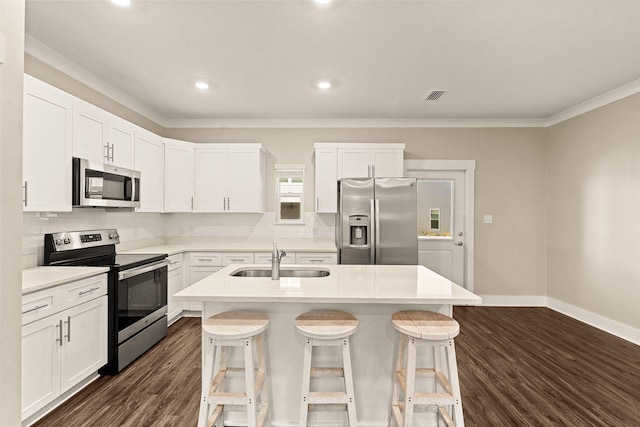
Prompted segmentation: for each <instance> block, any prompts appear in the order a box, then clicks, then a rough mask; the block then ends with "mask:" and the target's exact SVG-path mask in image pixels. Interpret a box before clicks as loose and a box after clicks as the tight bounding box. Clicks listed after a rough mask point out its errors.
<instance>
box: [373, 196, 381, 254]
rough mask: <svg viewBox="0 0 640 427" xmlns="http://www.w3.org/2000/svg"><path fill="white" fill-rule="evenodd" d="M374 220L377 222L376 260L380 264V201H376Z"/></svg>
mask: <svg viewBox="0 0 640 427" xmlns="http://www.w3.org/2000/svg"><path fill="white" fill-rule="evenodd" d="M374 218H375V220H376V226H375V229H376V237H375V240H374V242H376V259H375V264H378V263H379V262H380V200H379V199H376V200H375V213H374Z"/></svg>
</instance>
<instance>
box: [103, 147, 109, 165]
mask: <svg viewBox="0 0 640 427" xmlns="http://www.w3.org/2000/svg"><path fill="white" fill-rule="evenodd" d="M104 148H105V150H106V153H105V155H104V161H105V162H108V161H109V143H108V142H107V143H106V144H105V145H104Z"/></svg>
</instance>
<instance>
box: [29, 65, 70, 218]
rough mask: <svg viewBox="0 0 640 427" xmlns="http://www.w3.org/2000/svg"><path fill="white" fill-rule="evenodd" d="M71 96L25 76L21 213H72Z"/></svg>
mask: <svg viewBox="0 0 640 427" xmlns="http://www.w3.org/2000/svg"><path fill="white" fill-rule="evenodd" d="M71 123H72V102H71V97H70V96H68V95H67V94H65V93H63V92H62V91H59V90H57V89H55V88H54V87H52V86H49V85H47V84H45V83H43V82H40V81H39V80H36V79H34V78H32V77H29V76H25V92H24V119H23V133H24V135H23V171H22V173H23V177H24V185H25V189H24V194H23V197H24V203H23V210H24V211H55V212H70V211H71V150H72V134H71Z"/></svg>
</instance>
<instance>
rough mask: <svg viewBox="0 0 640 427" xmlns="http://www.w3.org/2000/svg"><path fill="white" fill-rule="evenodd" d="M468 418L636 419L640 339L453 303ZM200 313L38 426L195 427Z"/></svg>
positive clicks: (575, 422)
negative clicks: (638, 342) (634, 340)
mask: <svg viewBox="0 0 640 427" xmlns="http://www.w3.org/2000/svg"><path fill="white" fill-rule="evenodd" d="M454 317H455V318H456V319H457V320H458V322H459V323H460V327H461V333H460V335H459V336H458V337H457V338H456V350H457V356H458V369H459V372H460V383H461V390H462V399H463V408H464V415H465V424H466V425H467V426H479V427H485V426H492V427H493V426H518V427H520V426H616V427H627V426H628V427H635V426H640V346H636V345H634V344H631V343H629V342H627V341H624V340H622V339H619V338H617V337H614V336H612V335H610V334H607V333H605V332H602V331H600V330H598V329H595V328H593V327H590V326H588V325H586V324H584V323H581V322H579V321H577V320H574V319H571V318H570V317H567V316H564V315H562V314H560V313H557V312H555V311H553V310H551V309H548V308H538V307H536V308H523V307H456V308H455V309H454ZM199 382H200V319H197V318H184V319H181V320H179V321H178V322H176V324H175V325H173V326H172V327H171V328H170V329H169V334H168V336H167V338H165V339H164V340H163V341H162V342H160V343H159V344H158V345H157V346H155V347H154V348H153V349H152V350H151V351H149V352H147V353H146V354H145V355H144V356H143V357H141V358H140V359H138V360H137V361H136V362H135V363H134V364H133V365H131V366H129V367H128V368H127V369H126V370H124V371H123V372H122V373H121V374H119V375H117V376H111V377H103V378H100V379H99V380H97V381H95V382H93V383H92V384H91V385H89V386H88V387H87V388H85V389H84V390H82V391H81V392H80V393H78V394H77V395H76V396H74V397H72V398H71V399H70V400H68V401H67V402H65V403H64V404H63V405H62V406H60V407H59V408H57V409H56V410H55V411H53V412H52V413H50V414H49V415H47V416H46V417H45V418H43V419H42V420H40V422H38V423H37V424H35V425H36V426H38V427H44V426H55V427H60V426H64V427H76V426H78V427H80V426H83V427H84V426H136V427H139V426H152V425H153V426H180V427H182V426H185V427H190V426H195V425H196V424H197V422H196V419H197V413H198V404H199V396H198V395H199Z"/></svg>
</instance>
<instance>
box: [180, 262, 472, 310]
mask: <svg viewBox="0 0 640 427" xmlns="http://www.w3.org/2000/svg"><path fill="white" fill-rule="evenodd" d="M291 267H292V266H289V265H283V266H282V268H283V269H285V268H291ZM246 268H258V269H264V268H265V266H264V265H262V266H259V265H241V264H232V265H230V266H227V267H225V268H223V269H222V270H220V271H218V272H216V273H213V274H212V275H210V276H208V277H206V278H204V279H202V280H200V281H199V282H196V283H194V284H193V285H191V286H189V287H188V288H185V289H183V290H182V291H180V292H178V293H176V294H175V299H177V300H181V301H217V302H311V303H316V302H318V303H359V304H360V303H365V304H449V305H476V304H481V303H482V299H481V298H480V297H479V296H477V295H475V294H473V293H471V292H469V291H468V290H466V289H464V288H462V287H461V286H459V285H456V284H455V283H453V282H452V281H450V280H447V279H445V278H444V277H442V276H440V275H439V274H437V273H435V272H433V271H431V270H429V269H427V268H425V267H423V266H416V265H327V264H324V265H318V266H309V265H305V266H302V265H299V266H295V268H296V269H325V270H329V272H330V274H329V276H327V277H319V278H281V279H280V280H271V277H262V278H259V277H232V276H230V273H233V272H234V271H236V270H239V269H246Z"/></svg>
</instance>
